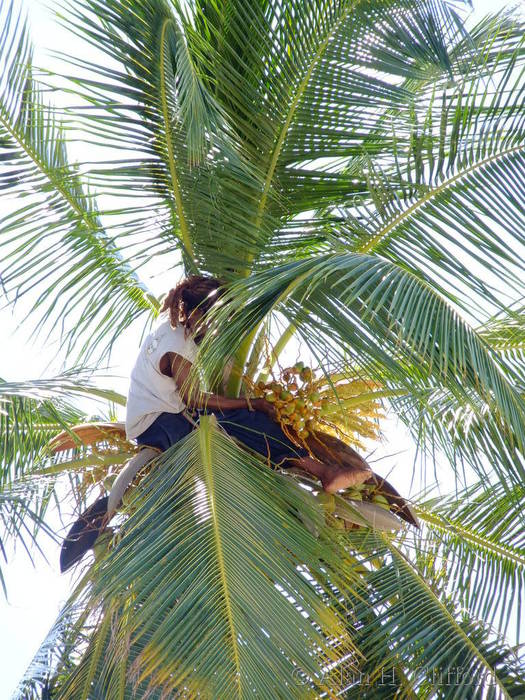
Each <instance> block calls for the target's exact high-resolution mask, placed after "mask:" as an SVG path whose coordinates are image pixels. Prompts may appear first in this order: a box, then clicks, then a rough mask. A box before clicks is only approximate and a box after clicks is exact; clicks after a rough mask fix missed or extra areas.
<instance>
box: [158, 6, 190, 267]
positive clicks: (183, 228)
mask: <svg viewBox="0 0 525 700" xmlns="http://www.w3.org/2000/svg"><path fill="white" fill-rule="evenodd" d="M171 23H173V19H171V18H168V17H167V18H166V19H165V20H164V22H163V23H162V27H161V33H160V66H159V70H160V101H161V105H162V115H163V118H164V135H165V138H166V147H167V149H168V154H167V155H168V166H169V170H170V177H171V184H172V187H173V194H174V197H175V203H176V205H177V214H178V216H179V224H180V236H181V239H182V244H183V246H184V248H185V250H186V252H187V254H188V256H189V258H190V260H191V261H193V259H194V253H193V246H192V243H191V239H190V236H189V232H188V224H187V222H186V216H185V214H184V208H183V205H182V195H181V191H180V185H179V180H178V178H177V172H176V170H175V152H174V148H173V140H172V137H171V126H170V117H169V108H168V99H167V92H166V75H165V71H164V65H165V61H166V57H165V44H166V32H167V30H168V27H169V25H170V24H171Z"/></svg>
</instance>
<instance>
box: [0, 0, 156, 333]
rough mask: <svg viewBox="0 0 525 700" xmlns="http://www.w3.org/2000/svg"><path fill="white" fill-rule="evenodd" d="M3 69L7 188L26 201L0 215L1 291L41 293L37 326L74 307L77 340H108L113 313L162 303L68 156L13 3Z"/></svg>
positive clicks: (14, 295) (0, 115) (1, 41)
mask: <svg viewBox="0 0 525 700" xmlns="http://www.w3.org/2000/svg"><path fill="white" fill-rule="evenodd" d="M0 66H1V69H2V73H3V74H4V75H6V80H5V81H4V83H3V84H2V92H1V95H0V148H1V149H2V161H3V165H4V169H3V172H2V175H1V180H0V185H1V187H2V189H3V191H4V195H7V194H9V195H12V196H13V197H20V198H23V199H22V202H23V203H22V205H20V204H18V205H17V204H16V203H15V200H14V199H13V200H12V201H13V205H12V206H11V207H9V208H8V211H9V213H7V214H5V215H3V216H2V218H1V220H0V227H1V229H2V240H1V245H2V253H3V255H2V257H3V263H2V269H1V274H2V281H3V287H4V292H5V293H6V294H7V297H8V299H9V300H10V301H16V299H18V298H20V297H21V296H23V295H24V294H27V293H29V292H31V293H32V294H33V295H35V294H36V301H35V302H34V304H33V310H34V311H36V312H39V313H40V314H41V318H40V324H42V323H44V322H47V323H51V324H52V323H53V322H55V321H56V319H57V318H59V319H61V320H62V321H63V319H64V318H65V317H66V316H67V315H68V314H72V313H75V315H76V316H77V318H78V323H77V324H76V327H75V329H74V331H72V332H71V334H70V335H71V337H72V339H77V338H78V337H79V336H82V335H83V333H84V332H86V331H88V330H91V332H92V333H94V337H91V339H90V340H91V342H93V340H94V339H96V338H98V339H99V340H101V341H102V339H103V340H104V342H106V343H107V344H108V345H109V346H111V343H112V338H113V337H114V335H113V334H112V333H111V328H112V326H113V325H114V323H115V318H119V317H120V318H123V319H124V320H125V322H127V323H130V322H131V321H132V320H133V319H134V318H136V317H137V316H139V315H140V314H142V313H144V312H145V311H146V312H149V313H151V312H152V311H154V310H155V309H156V308H157V301H156V300H155V298H154V297H153V296H151V294H149V293H148V291H147V290H146V288H145V287H144V286H143V285H142V284H141V283H140V282H139V281H138V279H137V277H136V275H135V273H134V271H133V269H132V266H130V265H129V264H128V263H127V262H126V260H125V258H124V256H123V255H122V254H121V253H120V252H119V250H118V248H117V245H116V244H115V241H114V240H113V238H112V237H111V236H110V235H108V234H107V232H106V230H105V229H104V228H103V225H102V223H101V220H100V217H99V212H98V210H97V207H96V205H95V202H94V199H93V195H92V194H91V193H90V192H89V191H86V188H85V187H84V185H83V183H82V180H81V178H80V176H79V173H78V171H77V169H76V168H75V167H74V166H71V165H70V164H69V163H68V160H67V153H66V141H65V134H64V130H63V128H62V127H61V125H60V124H59V123H58V122H57V120H56V118H55V116H54V114H53V111H52V110H51V109H50V108H49V107H48V106H46V104H45V102H44V97H43V91H42V88H41V87H39V86H38V85H37V84H36V83H35V82H34V80H33V78H32V71H31V49H30V46H29V41H28V38H27V30H26V26H25V24H24V22H23V21H22V19H21V17H20V16H18V15H16V14H15V11H14V10H13V5H12V4H11V3H10V4H8V5H7V6H6V7H5V9H4V11H3V29H2V34H1V36H0ZM117 294H118V296H119V302H118V303H117V304H115V303H114V297H115V295H117ZM108 335H109V341H108ZM84 340H85V336H84Z"/></svg>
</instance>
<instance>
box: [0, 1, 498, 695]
mask: <svg viewBox="0 0 525 700" xmlns="http://www.w3.org/2000/svg"><path fill="white" fill-rule="evenodd" d="M0 2H2V0H0ZM46 4H47V3H44V2H42V1H41V0H25V3H24V6H25V7H26V8H27V12H28V15H29V18H30V22H31V25H32V38H33V42H34V44H35V65H37V66H38V65H45V66H49V67H53V65H56V64H54V63H53V60H52V59H51V58H50V57H49V55H48V50H51V49H55V50H60V51H63V52H65V53H66V54H67V53H70V54H72V55H75V54H76V53H77V52H78V39H75V38H74V37H72V36H71V35H69V34H68V33H67V32H66V31H65V30H64V29H62V28H60V27H59V26H58V25H57V24H56V23H55V22H54V20H53V16H52V13H51V12H50V11H49V10H48V9H46V6H45V5H46ZM57 4H58V5H59V4H60V3H57ZM506 5H507V6H508V5H509V3H507V2H502V0H474V7H475V11H474V16H475V17H480V16H482V15H483V14H485V13H486V12H489V11H494V10H496V9H497V8H499V7H504V6H506ZM71 155H72V158H73V159H78V160H79V161H82V160H83V159H86V160H87V159H88V158H87V157H86V158H84V157H83V155H82V145H81V144H80V145H77V146H76V147H75V150H74V151H73V152H72V154H71ZM0 214H1V210H0ZM145 281H146V282H147V283H148V285H150V286H151V287H152V289H153V291H154V292H155V293H157V294H160V293H162V292H164V291H165V290H166V283H165V280H159V279H158V278H157V279H151V280H148V279H146V280H145ZM24 316H25V310H24V307H23V305H20V306H19V307H17V309H16V310H15V312H14V313H13V312H11V311H5V310H4V311H0V320H1V323H2V343H1V345H0V377H2V378H3V379H12V380H22V379H35V378H38V377H40V376H51V375H52V374H53V373H54V372H57V371H59V369H60V367H59V366H57V365H56V360H55V358H56V353H57V347H52V346H47V347H45V348H42V347H41V345H40V343H39V341H38V340H37V341H36V342H35V343H34V344H33V343H31V342H30V341H29V340H28V337H27V334H26V332H25V331H24V330H23V329H20V328H19V324H20V323H22V322H23V319H24ZM137 349H138V338H128V339H127V341H126V344H123V345H121V346H120V347H119V352H118V353H117V356H115V357H114V360H113V362H114V371H113V372H112V374H118V375H120V379H118V380H117V379H115V380H112V382H111V387H112V388H114V389H117V390H119V391H121V392H122V393H126V389H127V379H126V378H127V377H128V376H129V373H130V370H131V367H132V364H133V362H134V359H135V355H136V352H137ZM386 438H387V441H386V444H385V446H384V447H383V448H382V454H389V455H394V454H395V453H400V454H397V456H392V457H390V458H388V459H387V460H385V461H384V462H382V463H381V465H382V466H381V467H379V466H378V471H380V473H383V474H386V473H388V472H389V471H390V469H392V479H391V480H392V482H393V483H394V484H395V485H396V486H397V487H398V489H399V490H400V491H401V492H402V493H404V494H409V493H411V494H415V489H414V488H411V484H410V477H411V473H412V466H413V459H414V448H413V446H412V445H411V443H410V441H409V439H408V437H407V434H406V431H405V430H404V429H403V428H402V427H401V426H396V425H394V424H392V425H391V426H389V428H388V430H387V435H386ZM449 488H450V485H448V487H446V488H444V491H445V492H446V491H448V490H449ZM42 545H43V546H44V548H45V552H46V554H47V557H48V559H49V563H46V562H45V561H43V559H42V557H41V556H39V555H38V554H36V555H35V556H36V561H37V566H36V568H33V566H32V565H31V563H30V561H29V559H28V557H27V555H26V553H25V552H24V551H22V549H19V550H18V552H17V554H16V556H15V557H13V558H12V559H11V560H10V564H9V567H8V570H7V586H8V592H9V602H8V603H6V601H5V600H4V598H3V594H2V593H1V592H0V630H1V637H0V700H7V698H9V697H10V696H11V693H12V692H13V690H14V688H15V687H16V684H17V682H18V680H19V679H20V678H21V676H22V674H23V673H24V671H25V669H26V668H27V666H28V664H29V663H30V661H31V659H32V657H33V655H34V653H35V652H36V650H37V649H38V647H39V645H40V644H41V642H42V640H43V639H44V637H45V635H46V633H47V632H48V630H49V629H50V627H51V625H52V624H53V621H54V620H55V618H56V615H57V613H58V610H59V608H60V606H61V604H62V603H63V602H64V601H65V599H66V597H67V595H68V592H69V590H70V588H71V577H70V576H67V575H66V576H64V575H62V576H61V575H60V573H59V570H58V553H59V547H58V545H55V544H53V543H51V542H49V541H45V540H43V542H42ZM2 568H3V569H4V570H5V567H4V565H3V566H2Z"/></svg>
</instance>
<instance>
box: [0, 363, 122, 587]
mask: <svg viewBox="0 0 525 700" xmlns="http://www.w3.org/2000/svg"><path fill="white" fill-rule="evenodd" d="M75 396H76V397H79V396H80V397H84V398H87V397H90V398H92V399H94V400H95V401H100V400H102V399H108V400H112V401H115V400H117V401H119V402H122V401H123V398H122V397H121V396H120V395H119V394H117V393H116V392H114V391H108V390H104V389H100V388H97V387H95V386H92V385H91V382H90V381H89V380H88V379H87V378H86V377H83V376H82V373H81V372H79V371H78V370H75V371H71V372H69V373H65V374H64V375H61V376H58V377H53V378H51V379H39V380H33V381H24V382H6V381H0V445H1V452H0V524H1V534H0V549H1V550H2V554H3V555H4V558H5V557H6V551H5V546H6V545H7V543H9V542H13V543H14V544H16V542H17V541H18V542H19V543H20V544H21V545H22V546H23V547H24V549H25V550H26V551H27V552H28V553H29V552H30V548H31V545H35V544H36V545H37V546H38V543H37V535H38V533H39V531H40V530H41V529H43V530H44V531H45V532H46V533H47V534H52V533H51V531H50V530H49V528H48V527H47V526H46V525H45V522H44V516H45V513H46V511H47V508H48V505H49V503H50V502H51V499H53V497H54V493H55V491H54V488H55V481H56V476H57V475H58V474H60V473H61V472H62V473H63V472H64V470H65V469H66V466H65V465H66V464H67V471H68V473H70V478H71V479H72V482H74V480H75V478H76V477H75V474H74V472H73V466H74V463H72V459H73V457H74V459H75V460H76V463H77V464H76V466H77V468H78V467H81V466H90V465H92V464H93V461H94V459H95V458H94V457H91V459H87V458H86V456H84V461H82V459H81V457H82V455H81V454H80V451H79V450H77V449H73V450H70V451H69V452H68V453H67V454H66V455H60V457H59V458H55V459H52V458H51V454H50V450H49V449H48V445H49V442H50V440H51V439H52V438H53V437H55V436H56V435H57V434H58V433H60V432H61V431H63V430H68V431H69V430H70V428H71V426H72V425H74V424H75V423H80V422H82V421H83V420H85V413H84V411H82V410H80V409H79V408H77V407H76V406H75V405H74V404H73V403H72V398H73V397H75ZM124 458H125V455H124V456H123V457H122V459H124ZM78 462H80V464H78ZM0 579H1V580H2V581H3V578H2V572H1V569H0Z"/></svg>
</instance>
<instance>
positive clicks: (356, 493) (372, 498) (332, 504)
mask: <svg viewBox="0 0 525 700" xmlns="http://www.w3.org/2000/svg"><path fill="white" fill-rule="evenodd" d="M344 497H345V500H350V501H367V502H368V503H375V504H376V505H377V506H379V507H380V508H384V509H385V510H390V504H389V503H388V500H387V499H386V498H385V496H383V494H382V493H379V491H378V489H377V487H376V486H373V485H371V484H359V485H357V486H352V487H350V488H348V489H346V490H345V492H344ZM317 500H318V501H320V502H321V503H322V505H323V507H324V509H325V510H326V511H327V512H328V513H333V512H334V511H335V508H336V500H335V497H334V495H333V494H331V493H326V492H325V491H320V492H319V493H318V494H317Z"/></svg>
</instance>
